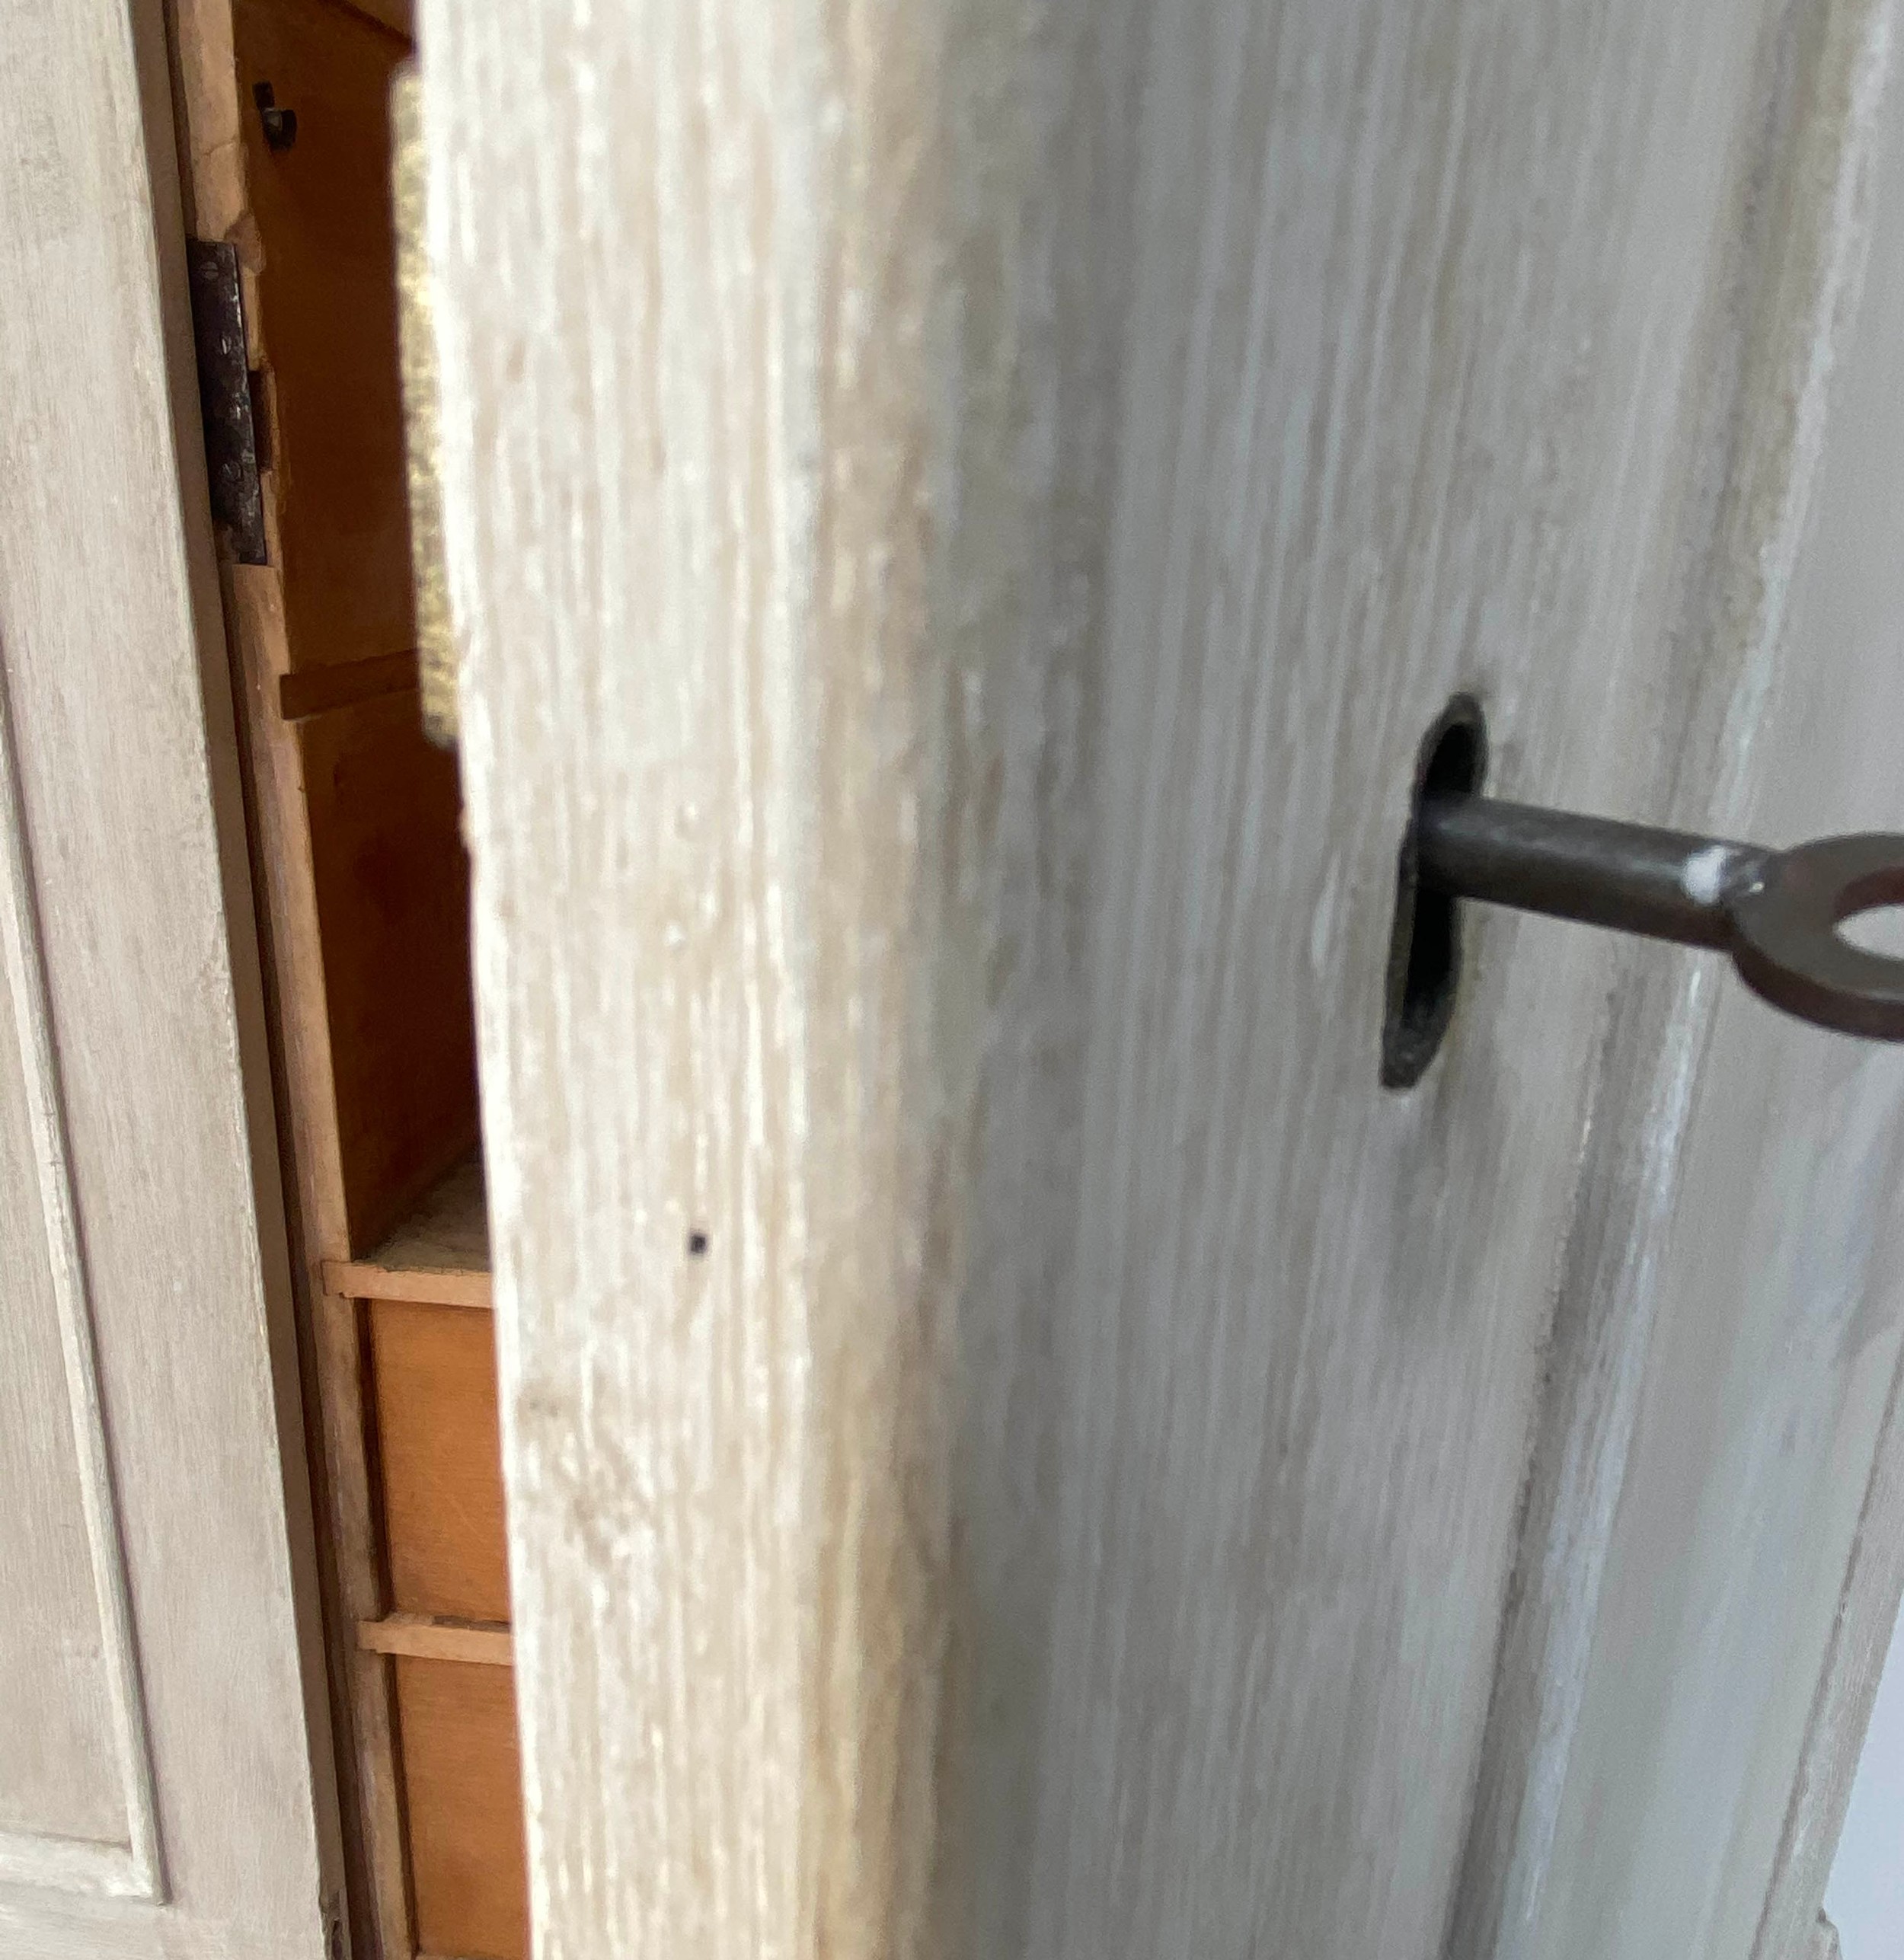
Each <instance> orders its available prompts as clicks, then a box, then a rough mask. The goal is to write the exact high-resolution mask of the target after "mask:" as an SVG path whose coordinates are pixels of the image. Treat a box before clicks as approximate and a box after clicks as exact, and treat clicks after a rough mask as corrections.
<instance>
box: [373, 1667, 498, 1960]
mask: <svg viewBox="0 0 1904 1960" xmlns="http://www.w3.org/2000/svg"><path fill="white" fill-rule="evenodd" d="M394 1665H395V1668H396V1671H397V1718H398V1748H399V1752H400V1754H401V1760H402V1764H403V1784H404V1812H405V1814H406V1817H407V1821H408V1824H409V1835H410V1874H411V1888H412V1891H413V1894H414V1900H415V1908H416V1937H417V1948H418V1949H419V1951H420V1952H422V1953H424V1954H428V1955H459V1956H464V1960H527V1956H528V1954H529V1881H528V1874H527V1869H526V1860H525V1856H524V1851H523V1843H522V1767H521V1763H520V1759H519V1755H518V1753H517V1749H516V1692H515V1681H516V1677H515V1672H514V1670H513V1668H506V1667H486V1666H482V1665H476V1664H472V1663H469V1662H460V1661H426V1660H416V1659H412V1658H409V1657H407V1656H401V1657H399V1658H398V1659H397V1660H396V1662H395V1663H394Z"/></svg>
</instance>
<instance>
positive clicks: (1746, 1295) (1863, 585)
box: [1452, 5, 1904, 1960]
mask: <svg viewBox="0 0 1904 1960" xmlns="http://www.w3.org/2000/svg"><path fill="white" fill-rule="evenodd" d="M1895 26H1896V20H1895V10H1894V9H1893V8H1891V7H1890V6H1889V5H1842V6H1838V7H1833V8H1785V9H1781V10H1780V11H1778V12H1777V13H1775V14H1774V15H1773V16H1772V17H1771V20H1770V21H1769V22H1768V27H1767V29H1766V37H1765V45H1764V46H1763V48H1762V52H1761V53H1760V56H1759V69H1760V70H1761V72H1762V74H1763V75H1765V77H1766V78H1767V79H1766V84H1765V85H1764V88H1763V94H1762V108H1761V109H1760V110H1759V111H1758V113H1759V116H1760V117H1762V120H1761V122H1760V123H1759V126H1758V127H1757V128H1756V129H1754V130H1753V131H1752V133H1751V136H1750V139H1749V146H1748V148H1747V152H1746V158H1747V160H1746V167H1745V168H1744V169H1743V171H1742V173H1741V178H1740V183H1739V190H1738V191H1737V193H1736V195H1737V196H1738V198H1739V210H1738V212H1737V214H1736V217H1735V218H1734V219H1733V221H1732V222H1731V223H1730V225H1729V226H1728V228H1727V229H1728V235H1730V237H1731V238H1733V239H1734V240H1736V251H1737V259H1736V264H1735V266H1734V267H1733V273H1732V276H1731V280H1730V284H1729V285H1728V286H1725V287H1722V288H1720V289H1719V290H1718V291H1717V292H1716V293H1715V295H1714V305H1713V310H1712V311H1713V317H1712V318H1711V322H1710V324H1709V326H1708V333H1707V340H1708V346H1709V349H1710V353H1709V355H1708V359H1707V362H1706V364H1705V367H1704V389H1705V391H1706V403H1705V405H1704V407H1703V410H1702V411H1701V413H1702V416H1703V420H1704V429H1705V431H1706V432H1708V433H1705V434H1704V436H1703V437H1702V442H1703V444H1704V447H1705V448H1706V449H1708V452H1710V453H1711V454H1712V455H1715V456H1723V458H1724V462H1725V467H1724V471H1715V472H1714V473H1713V474H1712V476H1711V480H1710V483H1709V486H1708V490H1707V494H1708V496H1710V498H1711V509H1712V515H1711V520H1710V528H1709V532H1708V538H1709V542H1708V544H1706V546H1705V547H1704V550H1703V551H1702V552H1701V554H1700V555H1699V556H1698V557H1695V558H1693V559H1692V560H1689V561H1688V563H1686V564H1685V567H1683V568H1682V572H1681V574H1680V576H1681V579H1682V590H1683V592H1684V598H1683V599H1682V606H1683V613H1682V625H1681V626H1680V627H1679V639H1680V640H1681V642H1682V644H1684V645H1685V646H1687V648H1688V656H1687V659H1686V666H1685V671H1686V673H1687V675H1688V678H1689V680H1690V682H1691V683H1692V689H1693V695H1692V699H1693V701H1694V704H1695V718H1696V719H1695V725H1703V726H1705V727H1706V728H1708V729H1712V730H1713V731H1714V733H1715V735H1716V737H1717V739H1716V742H1714V744H1713V745H1712V746H1711V748H1710V749H1708V746H1707V745H1705V744H1704V743H1701V744H1700V745H1698V746H1696V747H1695V748H1694V749H1691V750H1689V751H1688V759H1687V760H1686V761H1683V762H1682V763H1681V764H1680V765H1679V766H1678V767H1677V768H1676V770H1675V772H1674V778H1673V788H1672V797H1673V800H1672V802H1671V803H1669V805H1668V806H1667V808H1668V811H1669V814H1694V813H1696V814H1697V815H1698V817H1699V819H1700V821H1701V827H1704V828H1710V829H1712V830H1716V831H1719V832H1722V833H1724V834H1727V835H1736V834H1745V835H1755V836H1757V835H1762V836H1764V837H1765V838H1767V839H1768V840H1769V841H1775V842H1783V841H1787V840H1795V839H1797V838H1803V837H1807V836H1812V835H1829V834H1831V833H1832V832H1842V831H1845V830H1857V829H1865V828H1876V829H1884V828H1898V827H1899V822H1900V819H1904V800H1900V799H1899V796H1898V793H1897V790H1896V773H1895V769H1894V767H1893V763H1892V761H1891V758H1890V755H1889V754H1888V749H1889V747H1890V743H1889V742H1888V739H1887V738H1886V736H1883V734H1881V733H1879V732H1878V730H1877V728H1876V727H1874V724H1873V720H1872V717H1873V714H1874V707H1875V704H1876V703H1877V702H1878V701H1880V700H1882V699H1883V698H1884V697H1886V695H1887V694H1889V693H1890V691H1892V690H1893V688H1895V685H1896V672H1897V646H1898V643H1897V640H1896V631H1895V628H1894V626H1893V624H1892V623H1891V622H1892V621H1893V619H1894V618H1895V608H1896V592H1895V589H1894V579H1895V574H1894V572H1893V570H1892V568H1893V567H1895V566H1896V564H1897V563H1899V550H1900V547H1904V531H1900V529H1899V523H1898V518H1897V513H1896V502H1895V500H1894V499H1893V498H1892V497H1891V496H1890V494H1889V493H1888V490H1886V488H1884V487H1883V483H1884V475H1885V472H1886V469H1887V468H1888V465H1887V464H1884V465H1880V464H1877V461H1876V459H1877V458H1878V457H1879V456H1888V455H1891V454H1893V453H1894V451H1895V445H1896V442H1897V441H1898V440H1899V424H1898V422H1897V420H1896V413H1895V410H1893V407H1891V404H1890V396H1891V394H1892V393H1893V389H1892V386H1891V383H1890V379H1889V373H1888V370H1889V356H1888V355H1887V354H1886V353H1883V352H1881V351H1880V350H1884V349H1887V348H1889V347H1890V346H1892V345H1893V344H1894V343H1895V340H1896V334H1897V332H1898V330H1899V322H1900V320H1901V319H1904V315H1901V314H1899V308H1898V302H1897V300H1896V298H1887V297H1886V293H1885V289H1886V288H1888V287H1889V286H1890V285H1891V284H1892V283H1893V281H1895V280H1896V279H1897V278H1899V277H1900V276H1904V206H1901V205H1900V203H1899V198H1900V196H1901V195H1904V176H1901V175H1900V174H1899V171H1898V169H1897V168H1896V165H1895V164H1887V165H1886V188H1885V190H1884V192H1883V195H1882V196H1880V197H1879V198H1878V199H1877V200H1876V201H1877V209H1879V210H1880V212H1883V214H1884V224H1885V235H1884V237H1883V238H1882V240H1881V241H1880V245H1879V247H1878V250H1877V260H1878V268H1879V269H1878V274H1877V279H1878V285H1879V291H1878V292H1877V293H1876V294H1875V295H1873V298H1872V300H1871V301H1870V303H1868V304H1867V305H1865V306H1864V308H1863V309H1862V310H1860V309H1859V308H1858V305H1857V303H1856V302H1857V300H1858V293H1859V289H1860V283H1861V266H1862V263H1863V261H1864V256H1865V251H1866V248H1867V238H1868V235H1869V224H1868V215H1869V212H1870V208H1871V206H1872V203H1873V197H1872V189H1873V187H1872V183H1871V174H1872V171H1873V168H1874V165H1875V164H1877V161H1879V160H1880V158H1881V157H1882V156H1883V152H1884V151H1885V149H1886V148H1889V147H1891V144H1890V136H1889V132H1890V129H1892V128H1893V126H1894V125H1895V123H1896V104H1895V103H1894V102H1890V103H1888V104H1887V101H1886V92H1885V91H1886V72H1887V69H1888V67H1889V65H1890V43H1891V41H1892V40H1893V35H1894V32H1895ZM1880 138H1884V139H1886V140H1885V141H1884V142H1880ZM1834 403H1835V409H1834V407H1833V404H1834ZM1860 458H1863V460H1860ZM1701 696H1703V698H1701ZM1692 758H1701V759H1699V760H1698V761H1697V762H1696V764H1695V761H1693V760H1692ZM1605 1044H1606V1045H1605V1061H1604V1062H1603V1065H1602V1071H1601V1076H1600V1083H1599V1088H1598V1090H1597V1093H1596V1100H1595V1105H1594V1107H1593V1111H1592V1114H1591V1116H1590V1117H1589V1122H1588V1125H1587V1129H1586V1144H1585V1156H1584V1161H1583V1176H1582V1180H1581V1183H1580V1193H1579V1198H1578V1201H1577V1202H1578V1209H1577V1212H1576V1215H1575V1218H1574V1220H1573V1224H1572V1227H1571V1228H1570V1233H1569V1237H1568V1243H1567V1250H1566V1253H1565V1255H1564V1259H1563V1261H1562V1263H1561V1268H1560V1273H1559V1280H1558V1304H1557V1310H1556V1317H1555V1322H1554V1336H1553V1342H1552V1346H1551V1349H1550V1352H1549V1356H1548V1370H1549V1387H1548V1394H1547V1397H1546V1401H1545V1407H1544V1409H1543V1412H1542V1416H1541V1430H1540V1433H1539V1435H1538V1437H1537V1438H1536V1441H1535V1451H1534V1456H1533V1460H1532V1471H1531V1481H1530V1492H1529V1500H1528V1508H1527V1514H1526V1519H1525V1525H1524V1527H1523V1540H1522V1551H1521V1555H1520V1572H1519V1580H1518V1582H1517V1585H1516V1591H1515V1597H1514V1604H1513V1609H1512V1610H1511V1611H1510V1614H1509V1618H1508V1622H1507V1625H1506V1632H1505V1636H1504V1639H1503V1650H1502V1658H1501V1668H1500V1678H1499V1680H1498V1681H1497V1686H1496V1690H1495V1699H1494V1707H1493V1712H1492V1715H1491V1716H1490V1735H1489V1740H1488V1743H1487V1749H1486V1752H1485V1754H1484V1761H1483V1766H1482V1772H1481V1783H1480V1788H1479V1794H1478V1804H1477V1812H1476V1822H1475V1825H1474V1830H1473V1831H1472V1833H1471V1837H1470V1841H1469V1845H1468V1861H1467V1862H1468V1869H1467V1872H1466V1875H1465V1879H1464V1884H1463V1888H1462V1898H1461V1902H1460V1907H1459V1909H1458V1914H1457V1917H1456V1919H1455V1926H1454V1931H1453V1934H1452V1946H1453V1947H1454V1948H1455V1950H1457V1951H1460V1952H1472V1953H1475V1954H1489V1953H1498V1954H1501V1955H1508V1954H1519V1953H1521V1952H1527V1951H1537V1952H1541V1953H1543V1954H1546V1953H1549V1952H1551V1953H1553V1954H1554V1955H1578V1956H1580V1960H1586V1956H1588V1955H1594V1956H1598V1955H1605V1954H1607V1953H1609V1952H1612V1953H1624V1952H1629V1951H1632V1952H1638V1951H1641V1950H1647V1948H1648V1943H1649V1942H1651V1943H1652V1944H1653V1946H1654V1947H1656V1948H1657V1949H1663V1950H1669V1951H1671V1952H1675V1953H1683V1954H1686V1955H1702V1956H1703V1955H1712V1956H1719V1955H1738V1954H1743V1953H1745V1952H1749V1951H1750V1950H1752V1939H1753V1934H1754V1928H1755V1924H1756V1923H1757V1921H1758V1919H1759V1915H1760V1914H1761V1912H1762V1911H1763V1909H1764V1907H1765V1901H1766V1898H1767V1882H1768V1875H1769V1874H1770V1872H1771V1869H1772V1866H1773V1862H1774V1859H1775V1855H1776V1848H1777V1844H1778V1834H1779V1831H1780V1829H1781V1823H1782V1821H1783V1818H1784V1813H1785V1809H1786V1805H1787V1794H1788V1792H1790V1790H1791V1786H1792V1780H1793V1777H1794V1773H1795V1772H1796V1767H1797V1748H1798V1745H1799V1741H1800V1735H1801V1734H1802V1731H1803V1722H1804V1719H1805V1712H1806V1709H1807V1706H1808V1705H1809V1703H1810V1699H1811V1697H1812V1694H1813V1684H1814V1683H1815V1682H1816V1680H1817V1678H1818V1674H1819V1667H1820V1665H1821V1664H1822V1662H1823V1655H1824V1651H1825V1646H1824V1643H1825V1642H1826V1639H1827V1636H1828V1630H1829V1626H1830V1623H1831V1620H1832V1616H1833V1614H1834V1613H1835V1610H1836V1608H1837V1606H1838V1602H1839V1591H1840V1588H1841V1585H1842V1580H1843V1575H1844V1573H1845V1566H1846V1563H1847V1561H1848V1558H1849V1556H1850V1549H1851V1541H1852V1536H1853V1534H1854V1531H1855V1528H1856V1521H1857V1518H1858V1511H1859V1508H1860V1507H1861V1504H1862V1503H1863V1502H1864V1496H1865V1492H1866V1489H1867V1483H1868V1481H1869V1478H1870V1470H1871V1463H1872V1457H1873V1453H1874V1450H1875V1448H1877V1438H1878V1434H1879V1425H1880V1422H1881V1419H1882V1417H1883V1409H1884V1408H1885V1406H1886V1400H1887V1398H1888V1396H1889V1393H1890V1383H1891V1379H1892V1374H1893V1369H1894V1368H1895V1366H1896V1358H1897V1339H1896V1336H1897V1330H1898V1325H1899V1323H1898V1307H1897V1306H1896V1304H1893V1294H1894V1290H1895V1289H1894V1284H1893V1281H1892V1279H1891V1278H1890V1277H1889V1273H1890V1270H1891V1269H1894V1267H1895V1266H1896V1259H1897V1251H1896V1240H1895V1237H1894V1235H1893V1234H1891V1233H1890V1231H1889V1228H1888V1227H1886V1224H1885V1214H1886V1208H1887V1204H1888V1199H1887V1197H1886V1195H1883V1194H1887V1193H1888V1192H1889V1191H1890V1189H1892V1188H1893V1187H1894V1185H1895V1183H1896V1177H1897V1176H1898V1174H1899V1170H1900V1169H1904V1159H1900V1157H1899V1148H1900V1138H1899V1134H1898V1132H1897V1122H1898V1116H1899V1111H1900V1103H1899V1090H1900V1088H1904V1074H1899V1071H1898V1067H1897V1061H1896V1057H1895V1056H1894V1055H1891V1054H1890V1053H1889V1052H1887V1051H1886V1050H1884V1049H1881V1048H1879V1047H1877V1046H1875V1045H1861V1044H1854V1043H1849V1042H1842V1041H1839V1040H1836V1039H1832V1038H1831V1037H1829V1036H1823V1035H1820V1034H1818V1033H1816V1032H1815V1031H1811V1030H1807V1029H1802V1028H1799V1027H1797V1026H1794V1025H1792V1024H1791V1023H1787V1022H1786V1021H1784V1020H1782V1019H1781V1018H1780V1017H1778V1016H1777V1015H1775V1014H1769V1013H1768V1012H1766V1011H1765V1010H1762V1009H1761V1008H1760V1007H1759V1006H1758V1005H1757V1004H1755V1003H1754V1002H1752V1001H1750V1000H1749V998H1747V997H1746V996H1745V995H1744V994H1742V993H1739V992H1738V991H1736V990H1735V989H1733V988H1730V987H1729V986H1727V985H1724V983H1723V982H1722V980H1721V976H1720V975H1718V974H1715V973H1713V972H1709V971H1705V970H1701V969H1700V968H1699V967H1698V966H1697V965H1696V964H1695V966H1693V967H1692V969H1690V970H1684V969H1682V970H1679V971H1673V970H1671V969H1660V968H1659V967H1658V966H1657V963H1656V962H1636V963H1635V966H1634V968H1633V969H1632V970H1631V972H1629V973H1628V975H1626V976H1625V977H1624V979H1623V982H1622V985H1621V988H1620V991H1618V993H1617V994H1615V997H1614V998H1613V1000H1612V1003H1611V1004H1610V1007H1609V1010H1608V1017H1607V1021H1606V1032H1605ZM1615 1789H1618V1790H1622V1791H1624V1792H1626V1793H1627V1794H1626V1798H1625V1800H1624V1802H1621V1804H1620V1805H1618V1807H1617V1809H1615V1808H1614V1807H1612V1806H1610V1805H1609V1803H1608V1792H1611V1791H1613V1790H1615ZM1822 1889H1823V1880H1822V1874H1821V1875H1820V1885H1819V1890H1820V1892H1822ZM1817 1905H1818V1897H1817V1896H1816V1895H1814V1896H1813V1898H1811V1900H1810V1901H1809V1903H1808V1904H1807V1905H1806V1906H1805V1907H1804V1909H1803V1914H1802V1916H1801V1917H1800V1918H1799V1919H1798V1920H1796V1921H1795V1922H1794V1936H1796V1933H1797V1930H1802V1929H1803V1927H1804V1926H1807V1925H1808V1924H1809V1923H1810V1920H1811V1918H1812V1917H1813V1914H1815V1913H1816V1909H1817Z"/></svg>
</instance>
